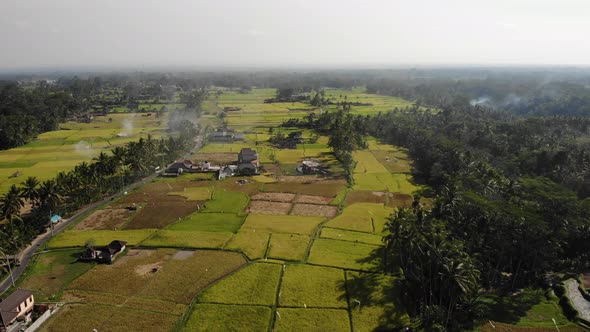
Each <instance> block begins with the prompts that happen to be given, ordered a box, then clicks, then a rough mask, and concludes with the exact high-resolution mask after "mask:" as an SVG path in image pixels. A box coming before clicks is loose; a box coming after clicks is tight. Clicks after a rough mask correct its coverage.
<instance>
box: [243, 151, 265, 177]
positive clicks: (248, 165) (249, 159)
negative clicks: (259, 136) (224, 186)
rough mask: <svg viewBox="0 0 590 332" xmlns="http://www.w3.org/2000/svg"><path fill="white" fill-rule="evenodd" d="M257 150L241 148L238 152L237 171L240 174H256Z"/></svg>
mask: <svg viewBox="0 0 590 332" xmlns="http://www.w3.org/2000/svg"><path fill="white" fill-rule="evenodd" d="M258 167H260V166H259V165H258V152H256V150H252V149H250V148H243V149H242V150H240V153H238V172H239V173H240V174H242V175H252V174H258Z"/></svg>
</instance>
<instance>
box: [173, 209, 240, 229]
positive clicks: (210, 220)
mask: <svg viewBox="0 0 590 332" xmlns="http://www.w3.org/2000/svg"><path fill="white" fill-rule="evenodd" d="M243 222H244V217H242V216H238V215H237V214H232V213H199V212H197V213H193V214H191V215H190V216H188V217H186V218H184V219H182V220H181V221H179V222H177V223H175V224H173V225H170V226H168V227H167V228H166V229H168V230H171V231H183V232H187V231H188V232H193V231H207V232H231V233H235V232H237V231H238V229H240V226H241V225H242V223H243Z"/></svg>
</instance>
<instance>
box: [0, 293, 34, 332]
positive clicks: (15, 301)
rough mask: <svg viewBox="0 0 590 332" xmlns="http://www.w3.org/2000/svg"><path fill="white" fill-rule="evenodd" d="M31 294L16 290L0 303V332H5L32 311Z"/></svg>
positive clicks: (32, 300) (32, 298)
mask: <svg viewBox="0 0 590 332" xmlns="http://www.w3.org/2000/svg"><path fill="white" fill-rule="evenodd" d="M34 304H35V298H34V297H33V292H31V291H28V290H25V289H17V290H15V291H14V292H13V293H12V294H10V295H8V297H7V298H5V299H4V300H2V302H0V331H6V329H7V327H8V326H10V325H11V324H13V323H14V322H15V321H16V320H17V318H19V317H23V316H24V317H28V315H29V314H30V313H31V312H32V311H33V305H34Z"/></svg>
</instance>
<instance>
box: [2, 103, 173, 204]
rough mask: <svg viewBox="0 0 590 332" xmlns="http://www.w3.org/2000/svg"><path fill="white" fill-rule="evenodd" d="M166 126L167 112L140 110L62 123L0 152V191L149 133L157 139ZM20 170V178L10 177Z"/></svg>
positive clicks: (44, 177) (66, 168)
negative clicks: (147, 113) (156, 114)
mask: <svg viewBox="0 0 590 332" xmlns="http://www.w3.org/2000/svg"><path fill="white" fill-rule="evenodd" d="M109 118H110V119H112V121H110V122H109V120H108V119H109ZM167 126H168V113H164V114H163V115H162V116H161V117H159V118H155V117H145V116H142V115H141V114H139V113H127V114H109V115H108V116H106V117H102V116H99V117H96V118H95V119H94V120H93V121H92V122H91V123H74V122H68V123H64V124H61V125H60V128H61V130H56V131H51V132H47V133H43V134H41V135H39V137H38V138H37V139H36V140H34V141H32V142H30V143H28V144H26V145H24V146H20V147H17V148H13V149H9V150H4V151H0V193H2V192H4V191H6V190H7V189H8V188H9V187H10V186H11V185H13V184H17V185H18V184H20V182H22V181H24V179H26V178H27V177H29V176H35V177H37V179H39V180H41V181H43V180H48V179H51V178H53V177H55V175H56V174H57V173H59V172H61V171H69V170H71V169H73V168H74V166H76V165H77V164H79V163H81V162H83V161H86V162H88V161H90V160H91V159H92V158H93V157H95V156H97V155H98V154H99V153H100V152H103V151H104V152H110V150H111V149H113V148H114V147H116V146H121V145H124V144H125V143H127V142H130V141H136V140H138V139H139V138H140V137H144V138H145V137H147V135H148V134H149V135H152V137H154V138H159V137H161V136H165V135H166V132H165V129H166V128H167ZM118 134H125V135H127V136H126V137H118V136H117V135H118ZM17 172H19V173H20V175H19V176H18V177H11V176H12V175H13V174H15V173H17Z"/></svg>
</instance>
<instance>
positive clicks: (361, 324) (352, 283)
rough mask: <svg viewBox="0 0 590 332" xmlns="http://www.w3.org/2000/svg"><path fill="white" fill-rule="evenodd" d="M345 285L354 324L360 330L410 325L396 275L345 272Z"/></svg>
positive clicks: (388, 328) (383, 329)
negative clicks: (353, 302)
mask: <svg viewBox="0 0 590 332" xmlns="http://www.w3.org/2000/svg"><path fill="white" fill-rule="evenodd" d="M346 285H347V289H348V292H349V296H350V298H351V299H359V300H360V301H361V306H360V307H359V306H352V305H351V309H350V311H351V313H352V325H353V326H354V328H355V329H359V331H375V330H378V331H395V330H399V329H401V328H403V327H404V326H408V325H410V317H409V315H408V313H407V312H406V309H405V308H404V305H403V304H402V302H401V295H400V293H399V290H398V288H397V287H396V286H395V285H396V283H395V278H393V277H391V276H387V275H383V274H377V273H374V274H373V273H371V274H369V273H358V272H351V271H348V272H346Z"/></svg>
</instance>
